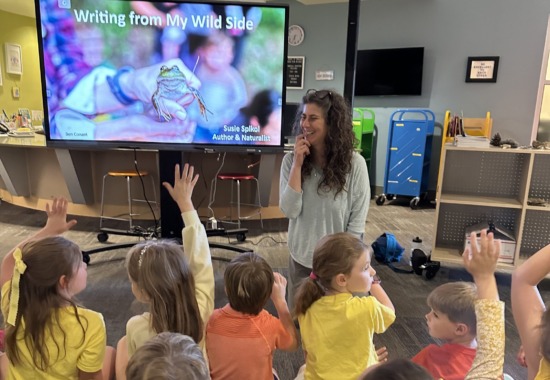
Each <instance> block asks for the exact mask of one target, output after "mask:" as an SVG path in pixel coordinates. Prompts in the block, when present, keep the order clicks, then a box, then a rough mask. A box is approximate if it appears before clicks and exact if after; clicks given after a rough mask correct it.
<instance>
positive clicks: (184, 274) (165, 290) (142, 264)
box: [126, 240, 203, 342]
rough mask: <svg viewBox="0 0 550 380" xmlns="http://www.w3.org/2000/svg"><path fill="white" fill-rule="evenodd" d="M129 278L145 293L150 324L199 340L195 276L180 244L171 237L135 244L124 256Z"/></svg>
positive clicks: (200, 337)
mask: <svg viewBox="0 0 550 380" xmlns="http://www.w3.org/2000/svg"><path fill="white" fill-rule="evenodd" d="M126 266H127V268H128V275H129V276H130V279H131V280H132V281H133V282H134V283H135V284H136V285H137V287H138V288H139V289H140V291H142V292H143V294H144V295H145V296H146V297H147V301H148V302H149V305H150V308H149V312H150V313H151V325H152V326H151V327H152V328H153V330H154V331H155V332H157V333H161V332H164V331H171V332H178V333H181V334H184V335H189V336H190V337H191V338H193V339H194V340H195V342H200V341H201V340H202V337H203V322H202V319H201V315H200V310H199V305H198V303H197V299H196V296H195V279H194V277H193V273H192V272H191V269H190V268H189V264H188V263H187V260H186V259H185V257H184V256H183V249H182V248H181V246H180V245H179V244H177V243H175V242H173V241H170V240H158V241H148V242H144V243H140V244H137V245H135V246H134V247H132V248H131V249H130V251H129V252H128V255H127V256H126Z"/></svg>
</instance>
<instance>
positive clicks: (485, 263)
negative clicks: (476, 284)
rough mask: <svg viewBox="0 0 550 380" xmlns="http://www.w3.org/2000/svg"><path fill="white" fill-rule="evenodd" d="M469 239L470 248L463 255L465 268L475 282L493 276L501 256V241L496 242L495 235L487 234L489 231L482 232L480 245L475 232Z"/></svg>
mask: <svg viewBox="0 0 550 380" xmlns="http://www.w3.org/2000/svg"><path fill="white" fill-rule="evenodd" d="M469 239H470V246H469V247H468V248H466V250H465V251H464V253H463V254H462V260H463V262H464V267H465V268H466V270H467V271H468V272H470V274H471V275H472V276H473V277H474V280H475V279H476V278H481V277H491V276H493V275H494V273H495V270H496V267H497V261H498V256H499V254H500V240H497V241H495V240H494V235H493V233H487V230H482V231H481V233H480V242H479V245H478V243H477V237H476V234H475V232H472V233H471V234H470V238H469Z"/></svg>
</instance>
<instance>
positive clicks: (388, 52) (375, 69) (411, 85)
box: [355, 47, 424, 96]
mask: <svg viewBox="0 0 550 380" xmlns="http://www.w3.org/2000/svg"><path fill="white" fill-rule="evenodd" d="M423 63H424V48H423V47H407V48H395V49H369V50H359V51H357V65H356V72H355V95H356V96H383V95H421V94H422V68H423Z"/></svg>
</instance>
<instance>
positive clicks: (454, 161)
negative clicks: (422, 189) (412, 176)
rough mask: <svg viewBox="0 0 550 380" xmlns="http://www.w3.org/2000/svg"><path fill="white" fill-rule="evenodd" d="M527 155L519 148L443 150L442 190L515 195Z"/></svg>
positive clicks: (483, 194) (527, 160)
mask: <svg viewBox="0 0 550 380" xmlns="http://www.w3.org/2000/svg"><path fill="white" fill-rule="evenodd" d="M529 158H530V155H529V154H526V153H520V152H517V153H510V152H508V151H495V152H485V151H482V152H477V151H459V150H447V153H446V156H445V169H444V174H443V186H442V192H443V193H455V194H468V195H479V196H492V197H507V198H508V197H509V198H516V199H519V197H520V189H522V188H523V187H524V186H525V184H523V183H522V181H523V178H524V176H523V175H521V174H522V173H524V172H527V170H528V169H529Z"/></svg>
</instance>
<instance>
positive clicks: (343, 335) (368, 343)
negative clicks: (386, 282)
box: [298, 293, 395, 380]
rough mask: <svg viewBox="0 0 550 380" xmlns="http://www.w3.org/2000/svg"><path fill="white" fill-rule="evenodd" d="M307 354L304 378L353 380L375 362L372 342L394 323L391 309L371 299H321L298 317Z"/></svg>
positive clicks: (345, 295) (347, 295)
mask: <svg viewBox="0 0 550 380" xmlns="http://www.w3.org/2000/svg"><path fill="white" fill-rule="evenodd" d="M298 321H299V322H300V333H301V335H302V346H303V348H304V351H307V357H306V373H305V378H306V379H307V380H310V379H339V380H348V379H349V380H351V379H353V380H355V379H357V377H358V376H359V375H360V374H361V373H362V372H363V371H364V370H365V368H367V367H368V366H371V365H373V364H375V363H377V362H378V358H377V356H376V350H375V349H374V344H373V342H372V338H373V335H374V334H375V333H377V334H381V333H383V332H384V331H386V330H387V328H388V327H389V326H390V325H391V324H392V323H393V321H395V313H394V311H393V310H392V309H390V308H389V307H387V306H384V305H382V304H381V303H380V302H378V300H377V299H376V298H374V297H372V296H369V297H354V296H353V295H351V294H350V293H340V294H336V295H331V296H324V297H322V298H321V299H319V300H317V301H315V302H314V303H313V305H311V307H310V308H309V309H308V310H307V312H306V313H305V315H300V316H298Z"/></svg>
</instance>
